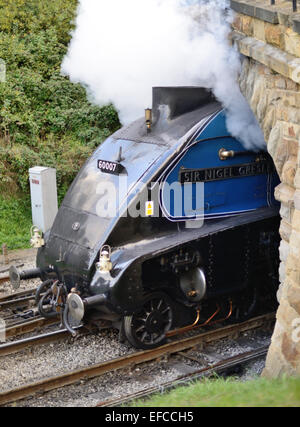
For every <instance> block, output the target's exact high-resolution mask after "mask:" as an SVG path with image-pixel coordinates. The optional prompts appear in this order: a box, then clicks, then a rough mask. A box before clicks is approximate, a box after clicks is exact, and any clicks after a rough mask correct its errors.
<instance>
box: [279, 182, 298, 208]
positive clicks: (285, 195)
mask: <svg viewBox="0 0 300 427" xmlns="http://www.w3.org/2000/svg"><path fill="white" fill-rule="evenodd" d="M275 193H276V199H277V200H278V201H279V202H282V203H283V204H284V205H286V206H287V207H289V208H294V195H295V189H294V188H292V187H290V186H288V185H287V184H283V183H282V184H279V185H278V187H276V189H275Z"/></svg>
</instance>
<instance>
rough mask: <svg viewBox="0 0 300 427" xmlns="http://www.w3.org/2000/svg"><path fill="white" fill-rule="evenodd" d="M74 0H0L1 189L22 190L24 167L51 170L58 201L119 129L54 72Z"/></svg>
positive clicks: (114, 117)
mask: <svg viewBox="0 0 300 427" xmlns="http://www.w3.org/2000/svg"><path fill="white" fill-rule="evenodd" d="M76 7H77V0H64V1H62V0H52V1H51V2H45V1H44V0H5V1H4V0H0V58H2V59H3V60H4V61H5V62H6V68H7V79H6V80H7V81H6V83H0V191H2V192H3V191H4V190H5V192H6V193H7V192H8V193H15V192H16V191H18V190H21V191H22V192H23V193H24V192H25V193H26V194H28V191H29V185H28V169H29V168H30V167H32V166H36V165H43V166H50V167H55V168H56V169H57V176H58V188H59V194H60V198H62V197H63V194H64V193H65V191H66V189H67V188H68V186H69V185H70V183H71V181H72V180H73V179H74V176H75V175H76V173H77V172H78V170H79V168H80V166H81V165H82V163H83V162H84V161H85V159H86V158H87V157H88V156H89V155H90V154H91V152H92V151H93V150H94V149H95V147H96V146H98V145H99V144H100V143H101V142H102V141H103V140H104V139H105V138H106V137H107V136H109V135H110V134H111V133H112V132H114V131H115V130H117V129H118V128H119V126H120V123H119V119H118V114H117V112H116V110H115V109H114V107H113V106H112V105H108V106H104V107H98V106H95V105H93V104H91V103H90V102H89V101H88V99H87V96H86V91H85V89H84V88H83V87H82V86H81V85H79V84H72V83H71V82H70V81H69V80H68V79H67V78H66V77H63V76H62V75H61V74H60V67H61V63H62V60H63V57H64V55H65V54H66V52H67V47H68V44H69V41H70V37H71V36H70V34H71V30H72V28H73V22H74V18H75V14H76Z"/></svg>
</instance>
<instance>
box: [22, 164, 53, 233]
mask: <svg viewBox="0 0 300 427" xmlns="http://www.w3.org/2000/svg"><path fill="white" fill-rule="evenodd" d="M29 179H30V193H31V209H32V223H33V225H36V226H37V227H38V228H39V229H40V230H41V231H42V232H44V233H45V232H46V231H48V230H50V228H51V227H52V225H53V222H54V219H55V217H56V214H57V211H58V203H57V187H56V170H55V169H51V168H45V167H39V166H37V167H34V168H31V169H29Z"/></svg>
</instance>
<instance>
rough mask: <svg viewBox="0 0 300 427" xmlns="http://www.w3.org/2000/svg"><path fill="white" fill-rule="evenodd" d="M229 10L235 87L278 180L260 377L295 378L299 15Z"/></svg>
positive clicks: (260, 6)
mask: <svg viewBox="0 0 300 427" xmlns="http://www.w3.org/2000/svg"><path fill="white" fill-rule="evenodd" d="M299 6H300V5H299ZM232 8H233V9H234V10H235V11H236V12H237V15H236V18H235V22H234V24H233V29H234V31H233V36H232V37H233V41H234V43H235V44H236V45H237V47H238V49H239V50H240V52H241V53H242V54H243V55H244V60H243V67H242V73H241V76H240V86H241V89H242V92H243V93H244V95H245V96H246V98H247V99H248V101H249V104H250V106H251V108H252V110H253V112H254V113H255V115H256V117H257V119H258V121H259V123H260V125H261V128H262V130H263V132H264V135H265V140H266V142H267V146H268V151H269V152H270V154H271V155H272V157H273V159H274V162H275V165H276V168H277V171H278V173H279V176H280V179H281V184H280V185H279V187H277V189H276V198H277V199H278V200H279V201H280V202H281V216H282V222H281V227H280V234H281V237H282V242H281V246H280V257H281V266H280V281H281V285H280V288H279V291H278V299H279V301H280V307H279V310H278V313H277V322H276V326H275V331H274V335H273V338H272V344H271V347H270V350H269V354H268V358H267V364H266V368H265V371H264V375H265V376H268V377H276V376H279V375H281V374H283V373H286V374H288V375H300V34H299V32H300V25H299V24H300V14H299V15H297V14H292V13H291V3H290V2H280V1H278V0H277V1H276V7H274V6H270V2H269V1H268V2H266V1H262V0H261V1H255V2H252V1H247V2H246V1H244V2H242V1H232ZM299 10H300V7H299Z"/></svg>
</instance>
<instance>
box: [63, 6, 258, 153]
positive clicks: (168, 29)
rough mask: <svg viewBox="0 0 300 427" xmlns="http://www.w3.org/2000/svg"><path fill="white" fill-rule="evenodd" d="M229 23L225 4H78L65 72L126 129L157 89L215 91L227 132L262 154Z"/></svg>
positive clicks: (229, 16) (147, 105)
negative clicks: (224, 114)
mask: <svg viewBox="0 0 300 427" xmlns="http://www.w3.org/2000/svg"><path fill="white" fill-rule="evenodd" d="M231 21H232V13H231V12H230V10H229V1H228V0H209V1H207V0H147V1H146V0H80V4H79V7H78V14H77V21H76V29H75V31H74V33H73V37H72V41H71V43H70V46H69V50H68V53H67V55H66V57H65V58H64V61H63V64H62V72H63V74H64V75H68V76H69V77H70V79H71V81H72V82H76V83H81V84H83V85H84V86H85V87H86V89H87V92H88V95H89V98H90V100H91V101H92V102H94V103H96V104H99V105H104V104H107V103H109V102H112V103H114V105H115V106H116V108H117V109H118V111H119V115H120V119H121V121H122V123H123V124H126V123H129V122H131V121H133V120H135V119H137V118H139V117H141V116H142V115H143V111H144V109H145V108H147V107H150V106H151V103H152V99H151V98H152V87H153V86H202V87H206V88H210V89H212V90H213V92H214V94H215V96H216V97H217V99H218V100H220V101H221V102H222V104H223V105H224V107H225V109H226V112H227V127H228V130H229V131H230V132H231V133H232V134H233V135H234V136H235V137H237V138H238V139H240V140H241V141H242V142H243V144H244V146H245V147H246V148H247V149H260V148H263V147H264V146H265V143H264V138H263V135H262V132H261V131H260V129H259V127H258V124H257V121H256V119H255V117H254V115H253V113H252V111H251V109H250V107H249V105H248V104H247V102H246V100H245V99H244V97H243V96H242V94H241V92H240V89H239V86H238V83H237V79H238V75H239V72H240V68H241V63H240V57H239V54H238V52H237V51H236V50H235V49H234V48H232V47H231V46H230V45H229V43H228V36H229V33H230V23H231Z"/></svg>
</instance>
